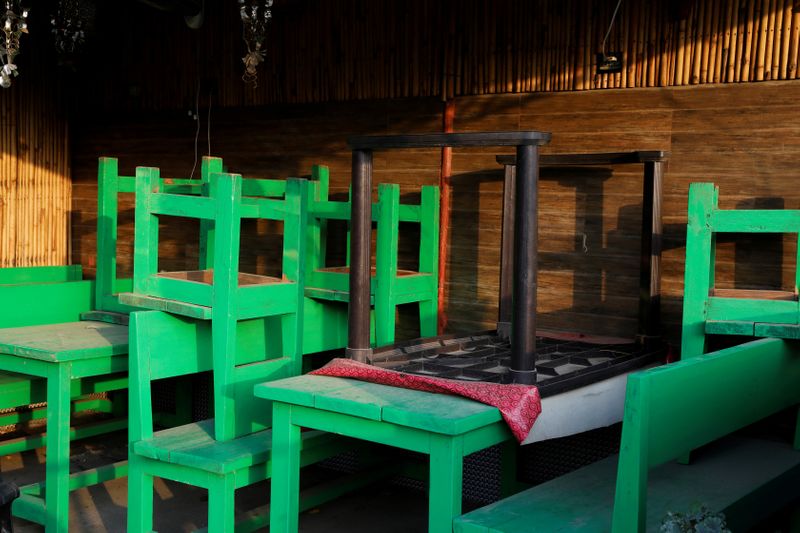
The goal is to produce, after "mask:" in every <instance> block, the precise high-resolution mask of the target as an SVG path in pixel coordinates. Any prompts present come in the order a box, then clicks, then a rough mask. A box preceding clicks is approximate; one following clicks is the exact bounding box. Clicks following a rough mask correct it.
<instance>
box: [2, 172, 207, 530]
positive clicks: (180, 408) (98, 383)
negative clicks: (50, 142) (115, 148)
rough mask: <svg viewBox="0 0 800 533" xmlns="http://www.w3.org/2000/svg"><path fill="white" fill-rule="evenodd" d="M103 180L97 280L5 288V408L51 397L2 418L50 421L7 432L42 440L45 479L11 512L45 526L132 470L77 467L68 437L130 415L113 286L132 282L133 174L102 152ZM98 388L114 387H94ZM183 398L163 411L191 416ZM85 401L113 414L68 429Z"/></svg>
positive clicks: (29, 442)
mask: <svg viewBox="0 0 800 533" xmlns="http://www.w3.org/2000/svg"><path fill="white" fill-rule="evenodd" d="M206 163H207V164H208V163H209V162H208V161H207V162H206ZM206 166H207V165H206ZM205 170H206V172H207V171H208V168H206V169H205ZM98 180H99V198H98V221H97V226H98V258H99V259H98V265H97V270H98V272H97V278H98V279H97V281H95V282H91V281H69V282H63V283H27V284H24V285H7V286H2V287H0V294H1V295H2V296H3V297H4V298H10V299H11V300H8V301H19V302H20V304H19V305H17V306H15V307H16V308H15V309H14V310H8V311H4V312H3V315H2V317H0V324H2V325H4V326H6V327H5V328H2V329H0V371H2V372H1V373H0V387H2V388H1V389H0V391H1V392H2V394H1V395H0V397H2V403H0V408H1V407H5V408H16V407H20V406H28V405H32V404H39V403H41V402H46V406H43V407H38V408H36V409H33V410H30V411H22V412H14V413H10V414H9V415H8V416H6V417H5V418H4V419H3V422H11V423H19V422H26V421H28V420H34V419H38V418H45V419H46V424H47V431H46V433H45V434H44V435H37V436H25V437H21V438H18V439H11V440H6V441H4V442H3V443H2V444H0V450H2V451H3V453H12V452H15V451H21V450H25V449H30V448H33V447H38V446H41V445H45V444H46V446H47V460H46V461H47V463H46V469H45V470H46V473H45V482H44V483H35V484H32V485H27V486H25V487H22V489H21V492H22V495H21V497H20V498H19V499H18V500H16V501H15V502H14V505H13V512H14V514H15V515H17V516H20V517H22V518H26V519H28V520H32V521H34V522H38V523H42V524H44V525H45V529H46V531H48V532H54V531H67V528H68V522H69V511H68V509H69V492H70V491H71V490H74V489H76V488H80V487H85V486H89V485H93V484H96V483H100V482H103V481H105V480H107V479H112V478H115V477H119V476H122V475H125V473H126V471H127V465H126V464H125V463H124V462H123V463H118V464H111V465H105V466H103V467H101V468H98V469H92V470H88V471H84V472H79V473H76V474H73V475H70V468H69V451H70V441H71V440H74V439H77V438H83V437H88V436H92V435H98V434H102V433H107V432H110V431H117V430H121V429H124V428H126V427H127V424H128V422H127V420H126V417H125V414H126V413H125V409H126V408H127V397H126V396H125V389H127V385H128V378H127V367H128V364H127V354H128V326H127V315H126V314H125V313H126V312H127V311H128V310H129V309H130V308H128V307H125V306H123V305H122V304H120V303H119V302H118V297H117V293H118V291H120V290H122V289H124V288H125V286H126V285H127V286H130V281H127V282H126V281H125V280H118V279H117V277H116V235H117V211H118V204H117V195H118V193H120V192H132V191H133V187H132V184H133V179H132V178H130V177H124V176H119V174H118V172H117V162H116V160H114V159H111V158H101V159H100V162H99V174H98ZM200 181H201V180H169V181H168V182H167V181H166V180H165V187H169V188H173V189H175V188H178V189H185V188H189V189H197V190H199V189H198V184H199V182H200ZM43 303H46V305H42V304H43ZM8 307H11V306H8ZM96 393H108V394H109V395H111V396H109V397H107V398H97V397H91V396H89V395H93V394H96ZM185 407H186V405H184V404H183V403H181V402H179V403H178V405H177V406H176V408H177V410H176V413H174V414H173V416H172V417H170V416H169V415H170V414H171V413H164V414H163V415H165V416H161V418H160V420H161V421H162V422H167V421H170V420H171V421H172V422H173V423H174V421H175V420H181V419H183V420H185V418H186V417H187V416H188V410H187V409H185ZM87 409H92V410H94V411H101V412H108V413H111V414H113V415H114V416H112V417H111V418H109V419H106V420H101V421H98V422H96V423H92V424H85V425H81V426H80V427H77V428H72V427H71V424H70V422H71V415H72V414H73V413H74V412H76V411H82V410H87ZM45 485H46V487H47V488H46V489H45Z"/></svg>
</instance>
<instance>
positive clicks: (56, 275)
mask: <svg viewBox="0 0 800 533" xmlns="http://www.w3.org/2000/svg"><path fill="white" fill-rule="evenodd" d="M82 279H83V269H82V268H81V266H80V265H55V266H31V267H7V268H0V285H22V284H27V283H63V282H65V281H80V280H82Z"/></svg>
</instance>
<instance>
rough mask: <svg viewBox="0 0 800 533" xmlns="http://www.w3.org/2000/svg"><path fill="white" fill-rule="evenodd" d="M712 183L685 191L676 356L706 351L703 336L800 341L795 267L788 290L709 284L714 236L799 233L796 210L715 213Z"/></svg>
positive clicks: (798, 276)
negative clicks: (679, 335)
mask: <svg viewBox="0 0 800 533" xmlns="http://www.w3.org/2000/svg"><path fill="white" fill-rule="evenodd" d="M718 196H719V190H718V188H717V187H715V186H714V184H712V183H693V184H691V186H690V187H689V224H688V229H687V234H686V271H685V276H686V277H685V284H684V297H683V331H682V340H681V358H684V359H685V358H687V357H695V356H698V355H701V354H703V353H705V352H706V335H708V334H724V335H744V336H751V337H780V338H787V339H800V302H798V289H797V287H798V283H799V282H798V280H800V268H797V267H796V274H795V287H794V290H793V291H766V290H744V289H720V288H717V287H715V286H714V266H715V246H716V235H717V234H720V233H751V234H752V233H794V234H797V233H800V210H790V209H780V210H779V209H775V210H762V209H730V210H725V209H719V207H718Z"/></svg>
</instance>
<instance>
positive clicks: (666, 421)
mask: <svg viewBox="0 0 800 533" xmlns="http://www.w3.org/2000/svg"><path fill="white" fill-rule="evenodd" d="M798 383H800V345H798V344H797V343H796V342H793V341H787V340H783V339H760V340H755V341H751V342H748V343H745V344H742V345H739V346H735V347H733V348H728V349H725V350H721V351H718V352H714V353H712V354H707V355H698V356H696V357H692V358H689V359H686V360H683V361H679V362H677V363H673V364H670V365H666V366H662V367H658V368H653V369H650V370H646V371H644V372H639V373H636V374H633V375H631V376H630V377H629V378H628V387H627V391H626V395H625V415H624V419H623V426H622V441H621V445H620V456H619V467H618V471H617V489H616V498H615V502H614V522H613V531H614V532H631V531H644V530H645V528H644V525H645V524H644V522H645V517H646V504H647V476H648V469H649V468H650V467H652V466H656V465H658V464H661V463H664V462H666V461H668V460H670V459H675V458H678V457H680V456H683V455H684V454H685V453H687V452H689V451H690V450H692V449H695V448H698V447H700V446H702V445H704V444H707V443H709V442H711V441H713V440H716V439H718V438H720V437H723V436H725V435H727V434H729V433H731V432H732V431H735V430H737V429H740V428H742V427H745V426H747V425H749V424H752V423H754V422H756V421H758V420H760V419H762V418H765V417H767V416H769V415H771V414H774V413H776V412H778V411H780V410H782V409H785V408H787V407H790V406H792V405H796V404H798V403H800V387H798ZM687 468H691V467H687Z"/></svg>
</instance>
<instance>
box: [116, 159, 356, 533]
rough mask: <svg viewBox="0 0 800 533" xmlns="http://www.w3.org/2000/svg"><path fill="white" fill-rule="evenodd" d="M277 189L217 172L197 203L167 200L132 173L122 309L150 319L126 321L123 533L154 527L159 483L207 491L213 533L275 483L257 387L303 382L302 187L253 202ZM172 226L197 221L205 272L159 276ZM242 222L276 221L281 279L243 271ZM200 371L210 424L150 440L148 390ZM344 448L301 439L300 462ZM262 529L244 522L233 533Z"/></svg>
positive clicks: (291, 184) (145, 176)
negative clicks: (209, 400) (239, 493)
mask: <svg viewBox="0 0 800 533" xmlns="http://www.w3.org/2000/svg"><path fill="white" fill-rule="evenodd" d="M273 185H274V184H273V183H271V182H270V180H251V179H248V180H242V179H241V176H238V175H233V174H224V173H213V172H212V173H211V175H210V181H209V183H208V184H207V185H206V186H205V187H206V189H205V194H204V195H202V196H199V197H198V196H189V195H180V194H170V193H165V192H164V190H163V187H162V185H161V182H160V181H159V179H158V170H157V169H152V168H139V169H137V185H136V187H137V197H136V241H135V251H134V283H133V292H132V293H128V294H123V295H121V300H122V301H123V302H125V303H127V304H129V305H136V306H139V307H143V308H149V309H151V311H142V312H137V313H133V314H132V315H131V346H132V357H131V359H130V376H131V387H130V389H131V390H130V395H131V401H130V428H129V436H130V439H129V440H130V446H129V500H128V531H130V532H141V531H151V530H152V528H153V477H154V476H157V477H161V478H166V479H171V480H174V481H178V482H182V483H187V484H191V485H195V486H199V487H203V488H205V489H207V490H208V491H209V509H208V530H209V531H218V532H223V531H233V529H234V491H235V490H236V489H238V488H240V487H243V486H247V485H250V484H252V483H255V482H258V481H261V480H264V479H266V478H268V477H269V476H270V472H271V464H270V449H271V432H270V430H269V427H270V419H271V410H270V409H269V408H265V407H264V405H263V403H262V402H261V401H258V402H257V401H256V400H255V398H254V396H253V386H254V385H255V384H256V383H261V382H264V381H268V380H272V379H277V378H283V377H287V376H293V375H297V374H299V373H300V372H301V368H302V353H303V346H302V338H303V320H304V313H303V310H304V305H303V299H304V297H303V287H304V284H303V277H304V266H303V265H304V260H305V257H306V250H305V247H306V242H307V235H306V222H307V213H306V206H307V198H308V194H309V183H308V182H307V181H306V180H300V179H293V178H290V179H289V180H288V181H286V182H285V195H284V196H283V198H268V197H265V196H266V195H265V194H256V193H259V192H260V193H265V192H266V191H267V190H268V189H270V188H272V187H273ZM243 189H245V192H246V193H249V195H244V194H243ZM169 216H180V217H189V218H198V219H200V220H202V221H203V222H202V227H203V229H202V233H203V234H205V236H206V237H205V238H207V239H208V245H207V246H206V247H204V248H203V257H201V260H200V263H201V265H200V266H201V267H204V268H201V269H199V270H196V271H184V272H158V268H157V265H158V227H159V219H161V218H166V217H169ZM245 218H262V219H270V220H279V221H282V222H283V228H284V232H283V254H282V257H283V259H282V274H281V276H280V277H269V276H260V275H253V274H244V273H240V272H239V251H240V227H241V221H242V219H245ZM162 221H163V220H162ZM204 371H210V372H211V375H212V381H213V386H212V390H213V411H214V416H213V418H212V419H209V420H204V421H201V422H197V423H192V424H188V425H182V426H179V427H174V428H171V429H167V430H162V431H154V428H153V418H152V408H153V402H152V397H151V384H152V383H153V382H154V381H156V380H159V379H163V378H168V377H174V376H183V375H189V374H195V373H198V372H204ZM349 446H350V445H349V443H348V442H347V441H345V440H344V439H338V438H335V437H334V436H332V435H330V434H324V433H319V432H308V433H306V434H305V435H304V449H303V458H302V462H303V463H304V464H308V463H312V462H316V461H319V460H321V459H323V458H326V457H329V456H331V455H335V454H338V453H341V452H342V451H343V450H345V449H347V448H348V447H349ZM346 486H347V485H346V484H345V485H342V488H345V487H346ZM351 488H352V487H351ZM341 490H342V489H339V491H338V492H337V491H336V490H332V491H331V492H330V494H329V496H327V497H333V496H335V495H336V494H339V493H340V492H341ZM315 501H318V500H315ZM266 520H267V519H266V518H265V517H260V516H258V515H255V514H251V515H248V517H247V518H246V520H245V522H244V523H242V524H240V527H237V530H241V529H245V530H248V529H252V528H256V527H259V526H261V525H263V524H265V523H266Z"/></svg>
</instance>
